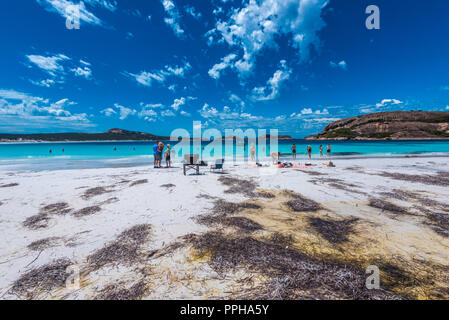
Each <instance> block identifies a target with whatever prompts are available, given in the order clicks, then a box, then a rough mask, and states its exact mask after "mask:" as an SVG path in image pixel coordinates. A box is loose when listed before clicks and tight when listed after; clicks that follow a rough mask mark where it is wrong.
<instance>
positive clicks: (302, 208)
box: [284, 190, 322, 212]
mask: <svg viewBox="0 0 449 320" xmlns="http://www.w3.org/2000/svg"><path fill="white" fill-rule="evenodd" d="M284 193H285V194H286V195H288V196H289V197H290V198H292V200H290V201H287V202H286V203H285V204H286V205H287V207H289V208H290V210H293V211H295V212H310V211H318V210H321V209H322V208H321V206H320V204H319V203H318V202H316V201H313V200H311V199H307V198H305V197H303V196H302V195H300V194H298V193H295V192H293V191H289V190H285V191H284Z"/></svg>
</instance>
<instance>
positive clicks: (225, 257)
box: [0, 157, 449, 299]
mask: <svg viewBox="0 0 449 320" xmlns="http://www.w3.org/2000/svg"><path fill="white" fill-rule="evenodd" d="M322 162H323V161H313V163H314V164H315V166H313V167H310V168H305V169H293V168H289V169H277V168H274V167H264V168H257V167H253V166H249V165H247V164H245V163H236V164H234V163H227V164H226V165H225V173H224V174H221V173H211V172H209V170H208V168H203V169H202V174H201V175H187V176H184V175H183V174H182V168H181V165H179V164H178V165H175V168H171V169H154V168H153V167H152V166H147V167H134V168H107V169H83V170H58V171H41V172H12V171H11V172H5V171H2V172H0V232H1V234H2V239H3V241H2V242H1V244H0V299H218V298H220V299H221V298H224V299H228V298H238V299H240V298H244V299H256V298H259V299H442V298H445V299H448V298H449V276H448V275H449V272H448V270H449V204H448V202H447V199H448V198H449V188H448V185H449V166H448V162H447V158H445V157H435V158H432V157H426V158H418V157H417V158H394V159H388V158H383V159H348V160H343V159H342V160H338V161H335V164H336V167H335V168H330V167H326V166H324V165H322ZM369 266H376V267H377V268H378V269H379V271H380V289H372V290H370V289H367V288H366V285H365V280H366V277H367V274H366V269H367V267H369ZM69 270H71V271H69ZM72 273H73V274H76V275H77V276H76V277H75V281H74V282H73V283H78V284H79V285H78V286H77V285H74V286H68V285H67V283H68V282H70V281H68V279H70V277H71V274H72ZM78 275H79V277H78ZM76 279H79V282H77V281H76Z"/></svg>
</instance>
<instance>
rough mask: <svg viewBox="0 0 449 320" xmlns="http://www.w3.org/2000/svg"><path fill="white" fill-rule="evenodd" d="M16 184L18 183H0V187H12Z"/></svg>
mask: <svg viewBox="0 0 449 320" xmlns="http://www.w3.org/2000/svg"><path fill="white" fill-rule="evenodd" d="M18 185H19V184H18V183H9V184H0V188H12V187H17V186H18Z"/></svg>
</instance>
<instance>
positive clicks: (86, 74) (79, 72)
mask: <svg viewBox="0 0 449 320" xmlns="http://www.w3.org/2000/svg"><path fill="white" fill-rule="evenodd" d="M71 71H72V72H73V73H74V74H75V76H77V77H82V78H85V79H90V78H91V77H92V70H91V69H90V68H89V67H77V68H73V69H71Z"/></svg>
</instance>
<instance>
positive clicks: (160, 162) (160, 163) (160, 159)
mask: <svg viewBox="0 0 449 320" xmlns="http://www.w3.org/2000/svg"><path fill="white" fill-rule="evenodd" d="M164 147H165V146H164V144H163V143H162V142H159V148H158V149H157V153H158V166H159V168H162V152H163V151H164Z"/></svg>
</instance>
